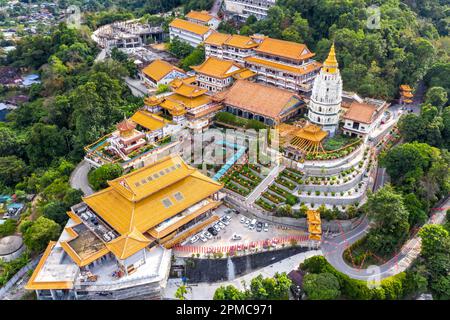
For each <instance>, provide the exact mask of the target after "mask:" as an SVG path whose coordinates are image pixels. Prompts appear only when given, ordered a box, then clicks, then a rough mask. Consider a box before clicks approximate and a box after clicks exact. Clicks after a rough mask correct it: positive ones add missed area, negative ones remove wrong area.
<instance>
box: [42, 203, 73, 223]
mask: <svg viewBox="0 0 450 320" xmlns="http://www.w3.org/2000/svg"><path fill="white" fill-rule="evenodd" d="M42 214H43V215H44V217H46V218H48V219H51V220H53V221H55V222H57V223H58V224H59V225H61V226H64V225H65V223H66V222H67V220H68V216H67V214H66V205H65V204H64V203H62V202H59V201H51V202H48V203H46V204H45V205H44V206H43V208H42Z"/></svg>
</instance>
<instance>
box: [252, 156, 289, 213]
mask: <svg viewBox="0 0 450 320" xmlns="http://www.w3.org/2000/svg"><path fill="white" fill-rule="evenodd" d="M285 168H286V167H285V166H284V165H283V164H281V165H277V166H275V167H274V168H273V169H272V170H271V171H270V172H269V174H268V175H267V177H265V178H264V179H263V181H261V183H260V184H259V185H258V186H257V187H256V188H255V189H254V190H253V191H252V193H250V195H249V196H248V197H247V200H246V201H245V203H246V204H247V205H251V204H253V203H254V202H255V201H256V199H258V198H259V196H260V195H261V193H263V191H264V190H266V189H267V188H268V187H269V186H270V185H271V184H272V183H273V182H274V181H275V179H276V178H277V177H278V174H279V173H280V172H281V171H283V170H284V169H285Z"/></svg>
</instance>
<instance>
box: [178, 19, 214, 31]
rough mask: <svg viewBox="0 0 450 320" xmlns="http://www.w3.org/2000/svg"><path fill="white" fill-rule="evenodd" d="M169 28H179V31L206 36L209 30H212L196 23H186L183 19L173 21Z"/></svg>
mask: <svg viewBox="0 0 450 320" xmlns="http://www.w3.org/2000/svg"><path fill="white" fill-rule="evenodd" d="M169 26H171V27H173V28H177V29H183V30H186V31H189V32H192V33H195V34H198V35H204V34H205V33H207V32H208V31H209V30H211V29H210V28H208V27H205V26H202V25H200V24H197V23H194V22H190V21H186V20H183V19H178V18H177V19H175V20H173V21H172V22H171V23H170V24H169Z"/></svg>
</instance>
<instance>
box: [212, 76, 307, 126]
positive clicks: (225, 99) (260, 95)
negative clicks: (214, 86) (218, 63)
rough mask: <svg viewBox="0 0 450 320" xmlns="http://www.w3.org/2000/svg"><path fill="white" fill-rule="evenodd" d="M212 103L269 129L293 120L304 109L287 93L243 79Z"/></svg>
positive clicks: (293, 95) (297, 100) (293, 94)
mask: <svg viewBox="0 0 450 320" xmlns="http://www.w3.org/2000/svg"><path fill="white" fill-rule="evenodd" d="M214 100H216V101H219V102H221V103H222V104H223V107H224V109H223V110H224V111H226V112H230V113H232V114H234V115H237V116H239V117H243V118H246V119H255V120H258V121H261V122H263V123H264V124H266V125H269V126H275V125H277V124H279V123H281V122H283V121H286V120H288V119H290V118H293V117H295V116H296V115H298V114H300V113H301V112H302V109H303V108H302V107H303V106H304V102H303V101H302V100H301V98H300V97H299V96H298V95H296V94H295V93H293V92H291V91H288V90H283V89H279V88H276V87H272V86H267V85H264V84H261V83H254V82H250V81H247V80H237V81H236V82H235V83H234V84H233V86H232V87H231V88H230V89H228V90H226V91H223V92H220V93H218V94H216V95H215V96H214Z"/></svg>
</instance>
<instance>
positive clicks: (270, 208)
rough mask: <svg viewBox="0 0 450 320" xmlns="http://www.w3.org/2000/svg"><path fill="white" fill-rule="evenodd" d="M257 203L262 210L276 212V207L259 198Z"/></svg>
mask: <svg viewBox="0 0 450 320" xmlns="http://www.w3.org/2000/svg"><path fill="white" fill-rule="evenodd" d="M255 203H256V204H257V205H258V206H260V207H261V208H263V209H265V210H267V211H273V210H275V206H274V205H273V204H271V203H268V202H267V201H264V200H263V199H261V198H259V199H258V200H256V201H255Z"/></svg>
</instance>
